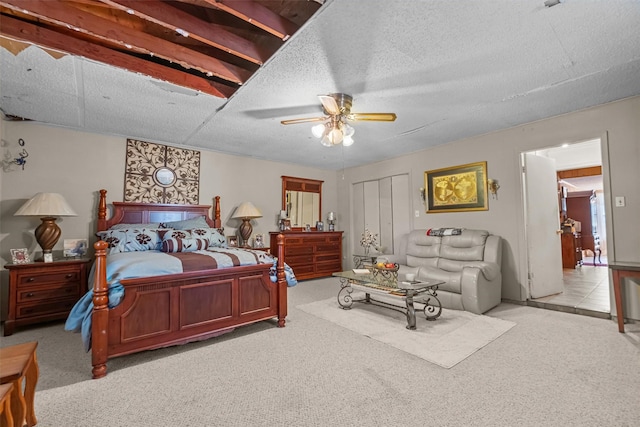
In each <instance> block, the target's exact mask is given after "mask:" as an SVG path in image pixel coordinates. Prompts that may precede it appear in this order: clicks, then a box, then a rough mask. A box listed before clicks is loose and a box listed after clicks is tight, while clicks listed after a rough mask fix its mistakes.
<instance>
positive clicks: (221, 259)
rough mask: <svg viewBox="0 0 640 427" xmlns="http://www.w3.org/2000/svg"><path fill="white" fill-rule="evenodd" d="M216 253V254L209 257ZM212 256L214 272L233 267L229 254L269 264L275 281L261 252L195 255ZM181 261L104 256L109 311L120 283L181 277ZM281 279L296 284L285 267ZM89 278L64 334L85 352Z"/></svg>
mask: <svg viewBox="0 0 640 427" xmlns="http://www.w3.org/2000/svg"><path fill="white" fill-rule="evenodd" d="M212 251H213V252H216V251H219V252H220V254H216V253H211V252H212ZM196 252H199V253H203V254H207V255H210V256H212V257H213V258H214V259H215V260H216V262H217V264H218V268H229V267H233V261H232V259H231V258H229V257H228V256H225V255H224V254H225V253H233V255H234V257H235V258H236V259H237V260H239V261H240V265H255V264H266V263H273V266H272V267H271V269H270V272H269V274H270V277H271V281H272V282H274V283H275V282H276V281H277V277H276V263H277V260H276V259H275V258H274V257H272V256H271V255H269V254H267V253H266V252H264V251H251V250H246V249H233V248H225V249H217V248H209V250H206V251H196ZM182 272H183V270H182V263H181V261H180V260H179V259H178V258H176V257H173V256H171V255H169V254H166V253H164V252H160V251H144V252H126V253H116V254H111V255H108V256H107V283H108V284H109V308H113V307H115V306H117V305H118V304H120V302H121V301H122V298H124V287H123V286H122V285H121V284H120V281H121V280H123V279H131V278H136V277H150V276H162V275H166V274H176V273H182ZM285 276H286V279H287V285H288V286H290V287H291V286H295V285H296V284H297V283H298V281H297V280H296V277H295V275H294V273H293V270H292V269H291V268H290V267H289V266H288V265H286V264H285ZM93 277H94V268H92V269H91V272H90V273H89V291H88V292H87V293H86V294H85V295H84V296H83V297H82V298H80V300H79V301H78V302H77V303H76V304H75V305H74V307H73V308H72V309H71V313H69V317H68V318H67V321H66V323H65V326H64V328H65V330H67V331H73V332H80V333H81V335H82V341H83V343H84V349H85V351H89V350H90V349H91V313H92V312H93Z"/></svg>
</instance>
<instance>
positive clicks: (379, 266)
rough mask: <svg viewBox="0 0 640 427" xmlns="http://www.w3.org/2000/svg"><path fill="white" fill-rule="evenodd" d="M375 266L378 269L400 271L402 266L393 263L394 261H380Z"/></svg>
mask: <svg viewBox="0 0 640 427" xmlns="http://www.w3.org/2000/svg"><path fill="white" fill-rule="evenodd" d="M375 268H376V269H377V270H385V271H398V269H399V268H400V266H399V265H398V264H396V263H393V262H384V261H380V262H378V263H376V264H375Z"/></svg>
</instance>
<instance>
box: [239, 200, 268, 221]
mask: <svg viewBox="0 0 640 427" xmlns="http://www.w3.org/2000/svg"><path fill="white" fill-rule="evenodd" d="M261 217H262V212H260V210H259V209H258V208H256V207H255V206H254V205H253V203H251V202H242V203H241V204H240V206H238V209H236V211H235V213H234V214H233V218H261Z"/></svg>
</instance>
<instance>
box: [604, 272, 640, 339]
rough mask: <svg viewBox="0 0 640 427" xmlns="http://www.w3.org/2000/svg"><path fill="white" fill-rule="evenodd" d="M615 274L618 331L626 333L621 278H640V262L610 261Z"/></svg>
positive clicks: (614, 289)
mask: <svg viewBox="0 0 640 427" xmlns="http://www.w3.org/2000/svg"><path fill="white" fill-rule="evenodd" d="M609 268H610V269H611V273H612V274H613V295H614V297H615V299H616V313H617V315H618V332H622V333H624V311H623V308H622V307H623V301H622V288H621V279H623V278H625V277H638V278H640V262H618V261H614V262H611V261H610V262H609Z"/></svg>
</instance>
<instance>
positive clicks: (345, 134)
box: [280, 93, 396, 147]
mask: <svg viewBox="0 0 640 427" xmlns="http://www.w3.org/2000/svg"><path fill="white" fill-rule="evenodd" d="M318 98H320V102H321V103H322V107H323V109H324V112H325V114H327V115H326V116H323V117H307V118H302V119H291V120H282V121H281V122H280V123H282V124H283V125H293V124H298V123H309V122H323V123H321V124H318V125H316V126H314V127H313V128H311V132H312V133H313V135H314V136H316V137H317V138H321V142H322V145H325V146H327V147H331V146H333V145H338V144H340V143H342V145H345V146H349V145H351V144H353V138H352V137H353V134H354V132H355V130H354V129H353V127H351V126H350V125H349V123H347V122H354V121H370V122H393V121H395V119H396V115H395V113H352V112H351V106H352V105H353V98H352V97H351V95H347V94H344V93H330V94H329V95H318Z"/></svg>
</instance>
